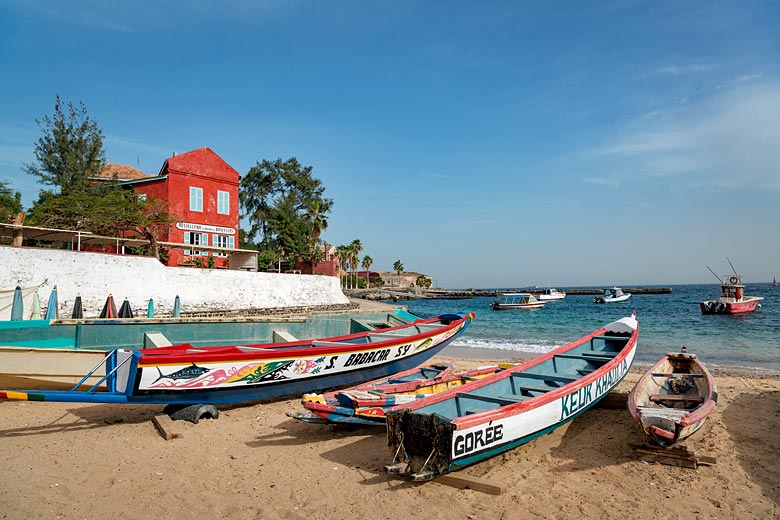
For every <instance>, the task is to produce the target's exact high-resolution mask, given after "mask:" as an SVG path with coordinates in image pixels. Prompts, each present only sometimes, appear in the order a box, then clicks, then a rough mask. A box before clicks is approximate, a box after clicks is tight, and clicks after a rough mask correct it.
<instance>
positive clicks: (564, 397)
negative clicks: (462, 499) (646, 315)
mask: <svg viewBox="0 0 780 520" xmlns="http://www.w3.org/2000/svg"><path fill="white" fill-rule="evenodd" d="M638 333H639V324H638V323H637V320H636V314H635V313H632V315H631V316H629V317H625V318H621V319H619V320H617V321H614V322H612V323H610V324H608V325H606V326H605V327H602V328H600V329H597V330H595V331H593V332H591V333H590V334H588V335H586V336H584V337H582V338H580V339H578V340H576V341H573V342H571V343H568V344H566V345H564V346H562V347H559V348H557V349H555V350H553V351H551V352H548V353H546V354H543V355H541V356H539V357H537V358H535V359H532V360H530V361H527V362H524V363H521V364H519V365H516V366H514V367H512V368H510V369H508V370H504V371H502V372H499V373H497V374H494V375H492V376H488V377H486V378H484V379H482V380H479V381H474V382H473V383H470V384H469V385H467V386H466V387H463V388H462V389H461V388H454V389H452V390H448V391H446V392H443V393H440V394H437V395H433V396H430V397H428V398H425V399H419V400H416V401H414V402H412V403H410V404H408V405H404V406H401V407H395V408H393V409H392V410H389V411H388V412H387V436H388V445H389V446H390V449H391V454H392V455H393V461H392V463H391V464H390V465H389V466H387V467H386V468H385V469H386V470H387V471H388V472H389V473H393V474H401V475H405V476H408V477H410V478H411V479H412V480H430V479H432V478H435V477H437V476H438V475H442V474H445V473H448V472H450V471H453V470H457V469H459V468H462V467H464V466H468V465H470V464H474V463H475V462H479V461H481V460H484V459H487V458H489V457H492V456H494V455H497V454H499V453H502V452H504V451H507V450H509V449H512V448H515V447H517V446H520V445H521V444H525V443H527V442H529V441H531V440H533V439H535V438H537V437H539V436H541V435H544V434H546V433H550V432H551V431H553V430H555V429H556V428H558V427H559V426H562V425H564V424H566V423H568V422H569V421H571V420H572V419H574V418H575V417H577V416H579V415H580V414H582V413H583V412H585V411H586V410H588V409H589V408H591V407H592V406H593V405H594V404H596V403H597V402H598V401H599V400H601V398H603V397H604V396H605V395H606V394H607V393H609V392H610V391H611V390H612V389H613V388H614V387H615V386H616V385H617V384H618V383H619V382H620V381H621V380H622V379H623V377H624V376H625V375H626V373H627V372H628V370H629V368H630V367H631V363H632V361H633V359H634V354H635V353H636V345H637V337H638Z"/></svg>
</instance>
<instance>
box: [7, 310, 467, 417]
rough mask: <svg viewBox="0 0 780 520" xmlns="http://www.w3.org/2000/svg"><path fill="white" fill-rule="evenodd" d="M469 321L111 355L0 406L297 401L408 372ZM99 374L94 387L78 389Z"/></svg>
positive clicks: (453, 317)
mask: <svg viewBox="0 0 780 520" xmlns="http://www.w3.org/2000/svg"><path fill="white" fill-rule="evenodd" d="M473 318H474V315H473V314H464V313H461V314H444V315H441V316H439V317H437V318H428V319H418V320H415V321H413V322H411V323H408V324H405V325H399V326H396V327H389V328H384V329H378V330H372V331H365V332H360V333H357V334H350V335H346V336H336V337H328V338H323V339H318V340H304V341H290V342H284V341H282V342H277V343H270V344H255V345H252V344H248V345H232V346H213V347H193V346H192V345H190V344H187V343H184V344H180V345H172V346H169V347H159V348H152V349H142V350H125V349H116V350H113V351H111V352H109V353H108V354H107V355H106V356H105V358H104V359H103V361H101V363H100V364H99V365H98V366H96V367H95V368H93V369H92V371H91V372H90V373H88V374H86V375H85V376H84V378H83V379H82V380H81V381H80V382H79V383H78V384H76V385H75V386H74V387H73V388H71V389H70V390H29V391H12V390H4V391H0V398H5V399H21V400H28V401H60V402H85V403H116V404H124V403H131V404H166V405H167V404H173V405H192V404H224V403H237V402H243V401H251V400H256V399H264V398H268V397H277V396H282V395H292V394H302V393H305V392H311V391H315V390H320V389H325V388H332V387H336V386H341V385H350V384H355V383H358V382H360V381H366V380H370V379H374V378H378V377H382V376H385V375H388V374H393V373H395V372H398V371H403V370H408V369H410V368H412V367H414V366H417V365H419V364H421V363H423V362H424V361H425V360H427V359H428V358H430V357H431V356H433V355H435V354H436V353H438V352H439V351H441V349H443V348H444V347H445V346H446V345H448V344H449V343H450V342H452V341H453V340H454V339H455V338H457V337H458V336H459V335H461V334H463V332H465V331H466V329H467V328H468V326H469V324H470V323H471V321H472V320H473ZM101 369H104V375H103V376H102V378H101V381H99V382H98V383H96V384H94V385H92V386H91V387H89V388H82V383H83V382H84V381H86V380H87V378H89V377H92V376H93V375H94V374H96V373H98V371H99V370H101ZM100 383H104V387H102V386H101V385H100Z"/></svg>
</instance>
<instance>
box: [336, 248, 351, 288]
mask: <svg viewBox="0 0 780 520" xmlns="http://www.w3.org/2000/svg"><path fill="white" fill-rule="evenodd" d="M336 257H338V259H339V271H342V270H344V268H345V267H346V266H347V265H348V258H349V248H348V247H347V246H338V247H336ZM340 278H341V283H342V287H343V288H345V289H346V286H347V284H346V281H345V280H344V278H343V277H341V276H340Z"/></svg>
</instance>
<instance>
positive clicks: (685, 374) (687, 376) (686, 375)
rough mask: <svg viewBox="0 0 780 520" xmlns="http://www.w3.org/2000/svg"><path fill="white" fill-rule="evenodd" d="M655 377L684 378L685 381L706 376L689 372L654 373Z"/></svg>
mask: <svg viewBox="0 0 780 520" xmlns="http://www.w3.org/2000/svg"><path fill="white" fill-rule="evenodd" d="M652 376H653V377H684V378H685V379H699V378H701V377H704V374H691V373H689V372H653V373H652Z"/></svg>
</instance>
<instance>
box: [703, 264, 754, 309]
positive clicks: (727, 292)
mask: <svg viewBox="0 0 780 520" xmlns="http://www.w3.org/2000/svg"><path fill="white" fill-rule="evenodd" d="M707 269H709V267H707ZM710 271H711V272H712V269H710ZM712 274H715V273H714V272H713V273H712ZM715 276H716V277H717V278H718V281H719V282H720V298H718V299H717V300H707V301H703V302H701V303H700V304H699V306H700V307H701V312H702V314H744V313H746V312H753V311H755V310H756V307H758V306H760V304H759V303H758V302H760V301H761V300H763V299H764V298H763V296H745V285H744V284H743V283H742V277H741V276H740V275H738V274H736V272H735V273H734V274H733V275H731V276H728V275H727V276H724V277H723V278H722V279H721V278H720V277H719V276H718V275H715Z"/></svg>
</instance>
